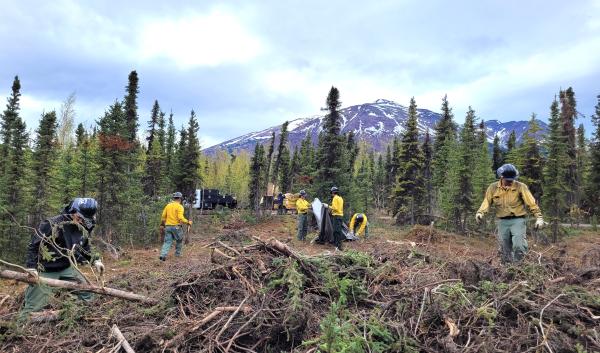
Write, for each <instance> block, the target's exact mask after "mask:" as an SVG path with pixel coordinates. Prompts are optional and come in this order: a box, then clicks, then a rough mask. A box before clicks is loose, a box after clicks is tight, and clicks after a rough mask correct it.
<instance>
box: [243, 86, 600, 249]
mask: <svg viewBox="0 0 600 353" xmlns="http://www.w3.org/2000/svg"><path fill="white" fill-rule="evenodd" d="M340 106H341V103H340V93H339V90H338V89H337V88H335V87H332V88H331V90H330V91H329V94H328V96H327V99H326V108H325V110H326V111H327V115H326V116H325V119H324V122H323V126H322V131H321V132H320V133H319V135H318V138H317V141H312V140H311V135H312V134H311V132H310V131H309V132H308V133H307V135H306V138H305V139H304V140H303V141H302V142H301V143H300V145H299V146H298V147H296V148H295V149H294V150H293V151H292V152H290V150H289V144H288V141H287V136H288V132H287V127H288V124H287V122H286V123H284V124H283V125H282V127H281V132H280V134H279V138H276V136H275V133H273V135H272V137H271V140H270V142H269V143H268V144H267V145H264V146H263V145H262V144H257V145H256V146H255V150H254V154H253V157H252V159H251V162H250V180H249V200H250V204H251V205H252V206H253V207H254V208H255V209H256V210H259V209H260V198H261V197H262V196H263V195H264V192H265V190H266V188H267V185H268V184H269V183H274V184H275V185H277V186H278V189H279V190H283V191H295V192H297V191H299V190H300V189H305V190H306V191H308V192H309V194H311V195H312V196H313V197H318V198H320V199H321V200H328V199H329V194H328V191H329V188H330V187H331V186H334V185H335V186H338V187H339V188H340V189H341V191H342V194H343V195H344V198H345V200H347V209H348V211H349V212H348V213H352V212H369V210H374V209H377V210H386V211H387V212H388V213H389V214H391V215H392V216H393V217H394V218H395V220H396V222H397V223H398V224H400V225H406V224H416V223H425V224H428V223H430V222H432V221H433V222H435V223H436V224H441V225H444V226H445V227H447V228H449V229H452V230H454V231H459V232H462V233H469V232H478V231H480V230H482V229H483V228H486V227H490V226H491V225H492V222H491V220H487V224H483V225H478V224H475V220H474V217H473V215H474V213H475V212H476V210H477V208H478V207H479V205H480V203H481V201H482V199H483V196H484V194H485V191H486V189H487V187H488V186H489V185H490V183H492V182H494V181H495V180H496V175H495V172H496V170H497V169H498V167H500V166H501V165H502V164H504V163H512V164H514V165H515V166H516V167H517V168H518V169H519V170H520V172H521V178H520V181H522V182H524V183H526V184H527V185H528V186H529V188H530V190H531V191H532V193H533V195H534V196H535V198H536V200H537V201H538V203H540V205H542V208H543V211H544V213H545V215H546V219H547V220H549V221H550V223H551V225H552V227H551V229H552V234H553V237H554V238H555V239H556V237H557V236H558V234H559V231H560V223H561V222H576V223H578V222H581V221H590V222H592V223H594V224H595V223H596V217H597V214H598V212H600V210H599V209H598V208H599V206H598V204H599V202H600V96H598V105H596V107H595V109H596V110H595V114H594V116H593V117H592V123H593V125H594V127H595V131H594V133H593V136H592V138H591V139H590V140H588V139H586V137H585V130H584V127H583V124H580V125H579V126H578V127H576V124H575V123H576V120H577V118H578V115H580V114H578V112H577V103H576V99H575V92H574V91H573V89H572V88H570V87H569V88H567V89H566V90H561V91H560V92H559V93H558V95H557V96H556V98H555V99H554V100H553V101H552V102H551V104H550V108H549V128H548V131H547V132H546V133H542V131H541V128H540V125H539V122H538V120H537V116H536V115H535V114H532V116H531V119H530V120H529V124H528V128H527V130H526V132H525V133H524V134H523V136H522V139H521V141H520V143H517V137H516V133H515V131H511V132H510V135H509V137H508V141H507V145H506V147H504V146H501V145H500V137H499V136H498V135H496V136H495V137H494V140H493V143H492V144H491V146H490V143H489V142H488V139H487V134H486V126H485V121H483V120H482V119H479V118H478V117H477V115H476V112H475V111H474V110H473V109H472V108H471V107H469V109H468V111H467V113H466V116H465V120H464V123H463V124H462V126H459V125H458V124H457V123H456V121H455V119H454V114H453V112H452V108H451V106H450V103H449V102H448V99H447V97H444V98H443V99H442V104H441V119H440V120H439V121H438V122H437V123H436V126H435V127H434V131H431V132H430V131H426V132H425V133H424V134H423V133H420V132H419V129H418V112H417V104H416V101H415V99H414V98H412V99H411V101H410V104H409V108H408V119H407V122H406V126H405V130H404V131H403V132H402V133H401V134H399V135H397V136H396V137H395V138H394V140H393V141H392V143H390V145H389V146H388V147H387V150H386V151H385V152H384V153H376V152H375V151H373V149H372V148H371V146H369V145H368V144H366V143H365V142H361V141H357V140H356V138H355V136H354V135H353V133H352V132H349V133H346V134H342V133H341V115H340V112H339V108H340ZM315 142H316V143H315ZM290 155H291V157H290Z"/></svg>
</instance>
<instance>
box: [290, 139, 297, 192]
mask: <svg viewBox="0 0 600 353" xmlns="http://www.w3.org/2000/svg"><path fill="white" fill-rule="evenodd" d="M299 159H300V152H299V151H298V148H294V152H293V153H292V160H291V162H290V170H289V172H288V178H289V180H290V186H289V190H296V189H297V184H296V183H297V181H298V172H299V170H300V169H299V168H300V165H299V164H300V160H299ZM294 192H295V191H294Z"/></svg>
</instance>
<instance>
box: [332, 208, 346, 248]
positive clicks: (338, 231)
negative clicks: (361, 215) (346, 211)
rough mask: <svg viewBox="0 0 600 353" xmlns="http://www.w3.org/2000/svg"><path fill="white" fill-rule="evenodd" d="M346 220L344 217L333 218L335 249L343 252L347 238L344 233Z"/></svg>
mask: <svg viewBox="0 0 600 353" xmlns="http://www.w3.org/2000/svg"><path fill="white" fill-rule="evenodd" d="M343 222H344V219H343V217H342V216H333V241H334V244H335V247H336V248H338V249H340V250H342V242H343V241H344V239H345V238H346V237H345V236H344V233H343V232H342V224H343Z"/></svg>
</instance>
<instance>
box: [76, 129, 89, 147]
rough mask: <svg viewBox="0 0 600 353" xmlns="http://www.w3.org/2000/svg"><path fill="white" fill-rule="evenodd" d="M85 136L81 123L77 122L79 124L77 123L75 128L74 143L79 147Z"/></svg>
mask: <svg viewBox="0 0 600 353" xmlns="http://www.w3.org/2000/svg"><path fill="white" fill-rule="evenodd" d="M86 138H87V132H86V131H85V128H84V127H83V124H82V123H79V125H77V129H76V130H75V145H76V146H77V147H80V146H81V144H82V143H83V141H85V139H86Z"/></svg>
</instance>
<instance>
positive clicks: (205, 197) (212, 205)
mask: <svg viewBox="0 0 600 353" xmlns="http://www.w3.org/2000/svg"><path fill="white" fill-rule="evenodd" d="M237 203H238V202H237V199H236V198H235V197H234V196H232V195H229V194H225V195H221V193H220V192H219V190H218V189H196V193H195V197H194V208H195V209H198V210H214V209H216V208H219V207H227V208H229V209H234V208H236V207H237Z"/></svg>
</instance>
